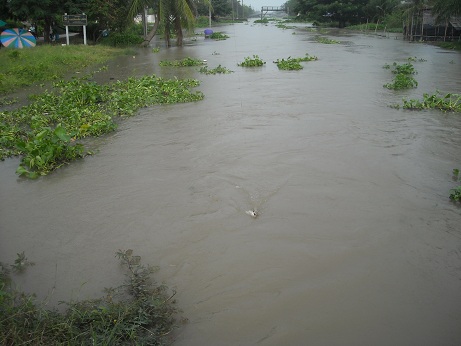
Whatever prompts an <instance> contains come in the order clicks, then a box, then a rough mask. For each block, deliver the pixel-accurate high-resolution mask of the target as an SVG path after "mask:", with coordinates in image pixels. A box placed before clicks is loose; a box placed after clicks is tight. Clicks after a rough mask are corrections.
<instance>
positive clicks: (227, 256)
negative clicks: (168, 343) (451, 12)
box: [0, 24, 461, 346]
mask: <svg viewBox="0 0 461 346" xmlns="http://www.w3.org/2000/svg"><path fill="white" fill-rule="evenodd" d="M216 30H219V31H223V32H224V33H226V34H227V35H229V36H230V38H229V39H227V40H225V41H212V40H204V39H203V37H197V39H196V40H195V41H192V42H190V43H189V44H188V45H187V46H185V47H183V48H171V49H163V48H162V49H161V51H160V52H159V53H156V54H155V53H153V52H152V51H151V49H146V50H143V51H140V52H139V54H137V55H136V56H135V57H132V56H130V57H122V58H120V59H118V60H116V61H115V62H114V63H112V64H111V65H110V67H109V69H108V71H106V72H103V73H101V74H99V75H98V77H97V78H98V79H100V80H101V81H107V82H108V81H109V80H110V78H116V79H120V78H124V77H126V76H129V75H142V74H147V73H148V74H151V73H155V74H158V75H163V76H173V75H177V76H179V77H182V78H197V79H200V80H201V82H202V83H201V86H200V87H198V90H201V91H203V92H204V94H205V99H204V100H203V101H201V102H198V103H188V104H178V105H168V106H156V107H153V108H148V109H143V110H142V111H141V112H140V114H139V115H138V116H136V117H134V118H131V119H128V120H126V121H124V122H122V124H121V125H120V127H119V130H118V131H117V132H116V133H114V134H111V135H109V136H107V137H104V138H100V139H98V140H97V141H96V142H95V143H93V144H92V145H94V146H96V147H97V153H96V155H94V156H93V157H88V158H86V159H84V160H81V161H79V162H76V163H73V164H71V165H69V166H67V167H64V168H62V169H60V170H58V171H57V172H55V173H53V174H51V175H49V176H47V177H44V178H41V179H39V180H36V181H29V180H24V179H19V178H18V177H17V176H16V175H15V173H14V172H15V169H16V167H17V165H18V161H17V160H16V159H12V160H7V161H5V162H2V163H0V196H1V198H0V230H1V231H0V232H1V233H0V237H1V239H0V240H1V242H0V261H8V262H12V261H14V259H15V256H16V253H17V252H21V251H25V253H26V255H27V257H28V258H29V259H30V260H32V261H34V262H35V263H36V265H35V266H34V267H32V268H30V269H29V270H28V272H27V273H26V274H25V275H23V276H20V277H19V278H18V284H19V285H20V287H22V288H23V289H25V290H27V291H29V292H36V293H37V294H38V296H39V297H40V298H45V297H46V299H47V300H49V301H50V304H51V305H52V304H54V302H57V301H59V300H68V299H79V298H88V297H94V296H99V295H101V294H102V289H103V287H109V286H114V285H118V284H119V283H120V268H119V266H118V262H117V259H116V258H115V257H114V253H115V251H116V250H117V249H128V248H131V249H134V251H135V253H137V254H139V255H141V256H142V259H143V262H144V263H150V264H153V265H158V266H160V271H159V272H158V274H157V277H156V278H157V280H158V281H160V282H162V281H164V282H165V283H166V284H167V285H168V286H170V287H172V288H175V289H176V290H177V292H178V293H177V295H176V297H177V301H178V305H179V307H180V308H181V309H182V310H183V313H182V315H183V316H185V317H187V318H188V319H189V323H188V324H186V325H185V326H184V327H181V328H180V329H179V330H178V331H177V333H176V344H177V345H181V346H183V345H184V346H185V345H187V346H189V345H192V346H195V345H460V343H461V209H460V208H459V207H458V206H456V205H454V204H452V203H451V202H450V201H449V199H448V196H449V190H450V189H451V188H453V187H455V186H457V185H459V184H461V183H456V182H454V181H453V180H452V170H453V168H461V117H460V116H459V114H458V115H454V114H445V113H442V112H439V111H432V110H428V111H422V112H412V111H404V110H396V109H393V108H390V107H388V106H389V105H391V104H395V103H399V102H401V100H402V98H403V97H410V98H420V97H421V96H422V94H423V93H426V92H429V93H432V92H434V91H435V90H436V89H439V90H441V91H444V92H457V93H460V91H461V68H460V66H461V54H460V53H459V52H453V51H447V50H443V49H440V48H437V47H434V46H430V45H425V44H417V43H408V42H405V41H402V40H401V39H395V38H394V36H393V35H391V36H390V37H380V36H374V35H369V36H367V35H364V34H360V33H346V32H338V33H331V34H330V35H327V36H326V37H329V38H333V39H335V40H338V41H340V44H321V43H318V42H316V40H315V37H316V35H318V34H317V33H315V32H311V31H308V30H306V29H305V28H304V29H303V28H298V29H288V30H283V29H280V28H276V27H275V26H274V25H268V26H263V25H252V24H236V25H229V26H224V27H222V28H219V29H217V28H215V31H216ZM305 53H309V54H310V55H315V56H317V57H318V59H319V60H318V61H312V62H305V63H302V64H303V66H304V69H303V70H300V71H279V70H278V69H277V66H276V65H275V64H273V61H274V60H276V59H281V58H288V57H289V56H291V57H301V56H304V54H305ZM253 54H256V55H259V57H260V58H261V59H263V60H264V61H266V62H267V64H266V65H265V66H264V67H262V68H257V69H243V68H241V67H238V66H237V63H239V62H242V61H243V60H244V57H246V56H252V55H253ZM186 56H190V57H195V58H200V59H206V60H207V61H208V66H209V68H214V67H216V66H218V65H219V64H221V65H222V66H224V67H227V68H229V69H231V70H233V71H235V72H234V73H232V74H228V75H209V76H207V75H203V74H200V73H198V71H197V68H194V67H192V68H183V69H173V68H168V67H160V66H159V65H158V62H159V61H160V60H164V59H179V58H183V57H186ZM408 57H416V58H417V61H415V62H413V64H414V66H415V69H416V70H417V71H418V74H417V75H416V76H415V78H416V80H417V81H418V83H419V85H418V88H416V89H412V90H409V91H399V92H396V91H391V90H388V89H385V88H383V84H385V83H388V82H390V81H391V80H392V78H393V76H392V73H391V72H390V70H386V69H383V65H384V64H392V63H393V62H394V61H395V62H398V63H404V62H407V58H408ZM420 59H421V60H420ZM251 209H256V210H257V211H258V212H259V216H258V217H257V218H252V217H251V216H249V215H248V214H246V211H248V210H251Z"/></svg>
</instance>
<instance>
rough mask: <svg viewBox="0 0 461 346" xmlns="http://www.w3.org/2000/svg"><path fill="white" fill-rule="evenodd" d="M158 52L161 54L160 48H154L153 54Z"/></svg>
mask: <svg viewBox="0 0 461 346" xmlns="http://www.w3.org/2000/svg"><path fill="white" fill-rule="evenodd" d="M158 52H160V47H155V48H152V53H158Z"/></svg>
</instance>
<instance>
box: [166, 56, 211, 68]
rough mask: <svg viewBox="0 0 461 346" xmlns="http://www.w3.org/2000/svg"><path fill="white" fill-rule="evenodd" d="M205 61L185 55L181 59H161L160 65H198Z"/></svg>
mask: <svg viewBox="0 0 461 346" xmlns="http://www.w3.org/2000/svg"><path fill="white" fill-rule="evenodd" d="M204 64H205V62H204V61H203V60H200V59H195V58H191V57H186V58H184V59H181V60H162V61H160V66H174V67H185V66H200V65H204Z"/></svg>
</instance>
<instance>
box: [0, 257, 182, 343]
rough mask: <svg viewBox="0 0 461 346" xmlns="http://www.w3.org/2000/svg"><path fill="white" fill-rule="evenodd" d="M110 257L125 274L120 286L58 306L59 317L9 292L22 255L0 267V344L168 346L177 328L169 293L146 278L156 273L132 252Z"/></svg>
mask: <svg viewBox="0 0 461 346" xmlns="http://www.w3.org/2000/svg"><path fill="white" fill-rule="evenodd" d="M116 256H117V257H118V258H119V259H120V261H121V264H122V266H123V268H124V269H125V271H126V274H125V282H124V283H123V284H122V285H120V286H118V287H116V288H108V289H105V295H104V296H103V297H101V298H98V299H91V300H83V301H77V302H74V301H71V302H63V303H61V304H63V305H64V306H65V309H64V311H62V312H58V311H57V310H48V309H46V308H45V306H44V305H43V304H40V303H37V302H36V300H35V298H34V297H33V296H32V295H28V294H25V293H23V292H19V291H17V290H16V289H15V288H14V285H13V283H12V280H11V271H12V270H11V269H13V271H16V270H15V268H16V267H17V266H18V265H19V264H18V263H16V262H21V263H22V262H25V261H27V259H26V257H25V256H24V253H21V254H18V259H17V260H16V262H15V265H11V266H8V265H5V264H3V263H0V342H1V344H2V345H24V344H31V345H40V346H42V345H43V346H45V345H64V344H65V345H165V344H169V341H170V340H169V339H167V338H168V335H169V334H170V333H171V332H172V330H173V329H174V328H176V327H177V322H176V320H175V314H176V313H177V309H176V307H175V301H174V299H173V298H174V296H175V292H174V291H173V292H172V293H170V292H169V290H168V288H167V287H166V286H165V285H158V284H157V283H156V282H155V281H154V280H153V279H152V274H153V273H154V272H155V271H157V268H155V267H152V266H145V265H143V264H142V263H141V257H140V256H135V255H134V254H133V251H132V250H126V251H125V250H119V251H118V252H117V253H116ZM25 263H29V262H25ZM24 266H27V265H26V264H24ZM21 268H22V267H21Z"/></svg>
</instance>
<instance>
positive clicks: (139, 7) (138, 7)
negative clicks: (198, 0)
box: [128, 0, 209, 47]
mask: <svg viewBox="0 0 461 346" xmlns="http://www.w3.org/2000/svg"><path fill="white" fill-rule="evenodd" d="M203 1H204V2H205V3H206V4H209V0H203ZM145 6H148V7H151V8H153V9H154V13H155V25H154V27H153V29H152V30H151V31H150V32H149V34H148V35H147V37H146V38H145V41H144V43H143V44H144V45H147V44H149V42H150V41H151V40H152V38H153V37H154V36H155V35H156V33H157V30H158V27H159V24H162V25H163V28H164V34H165V42H166V45H167V46H168V47H169V46H171V35H172V34H173V33H174V34H176V44H177V45H178V46H182V45H183V28H184V27H186V28H187V29H189V30H191V29H192V28H193V26H194V24H195V13H196V9H195V2H194V1H193V0H132V1H131V6H130V10H129V12H128V17H129V18H133V17H134V16H136V15H137V14H138V13H140V12H141V11H143V9H144V7H145Z"/></svg>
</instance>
